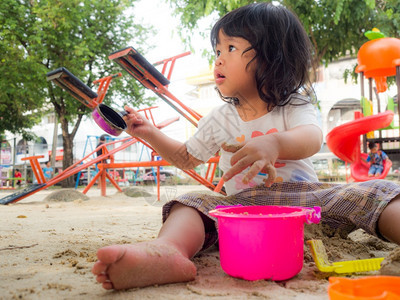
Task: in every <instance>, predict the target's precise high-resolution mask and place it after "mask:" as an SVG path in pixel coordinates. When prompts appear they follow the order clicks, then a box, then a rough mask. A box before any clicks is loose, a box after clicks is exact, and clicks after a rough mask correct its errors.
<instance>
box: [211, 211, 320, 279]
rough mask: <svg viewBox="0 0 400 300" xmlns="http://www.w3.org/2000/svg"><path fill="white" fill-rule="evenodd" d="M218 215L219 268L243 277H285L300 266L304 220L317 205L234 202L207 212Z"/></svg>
mask: <svg viewBox="0 0 400 300" xmlns="http://www.w3.org/2000/svg"><path fill="white" fill-rule="evenodd" d="M209 213H210V215H211V216H214V217H216V218H217V219H218V235H219V248H220V261H221V267H222V269H223V270H224V271H225V272H226V273H227V274H229V275H231V276H233V277H238V278H243V279H246V280H260V279H269V280H277V281H279V280H286V279H289V278H291V277H293V276H295V275H296V274H298V273H299V272H300V271H301V269H302V267H303V244H304V223H307V224H311V223H319V220H320V219H321V208H320V207H314V208H305V207H297V206H296V207H293V206H236V207H223V208H218V209H214V210H212V211H210V212H209Z"/></svg>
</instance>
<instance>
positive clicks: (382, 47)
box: [326, 36, 400, 181]
mask: <svg viewBox="0 0 400 300" xmlns="http://www.w3.org/2000/svg"><path fill="white" fill-rule="evenodd" d="M357 59H358V66H357V68H356V72H357V73H360V77H361V78H360V83H361V98H362V99H361V100H362V108H363V109H362V113H361V112H355V120H354V121H350V122H347V123H345V124H342V125H340V126H338V127H335V128H334V129H333V130H331V131H330V132H329V133H328V135H327V137H326V142H327V145H328V147H329V149H330V150H331V151H332V152H333V153H334V154H335V155H336V156H337V157H339V158H340V159H342V160H343V161H345V162H346V165H347V163H350V164H351V165H350V169H351V177H352V179H353V180H355V181H366V180H371V179H383V178H385V177H386V176H387V174H388V173H389V171H390V168H391V166H392V163H391V162H390V161H389V162H388V161H386V162H385V163H384V170H383V172H382V174H381V175H380V176H378V177H368V169H369V165H368V163H366V162H365V161H364V160H363V159H366V157H367V156H368V155H367V153H366V152H367V142H372V141H373V142H375V143H378V144H379V146H380V149H382V150H383V151H385V152H386V153H387V154H389V157H393V156H396V155H399V154H400V149H399V147H398V148H396V149H394V148H392V147H390V145H391V144H393V142H399V141H400V134H399V132H400V127H397V128H396V127H395V126H394V116H395V113H396V112H397V114H398V115H400V105H398V103H397V104H395V103H394V101H393V99H389V101H388V105H387V108H388V109H387V110H386V111H385V112H381V111H380V109H381V108H380V107H381V103H380V97H379V93H383V92H385V91H386V90H387V87H388V86H387V77H391V76H395V79H396V85H397V101H399V96H400V40H399V39H396V38H387V37H382V36H381V37H379V38H375V39H373V40H370V41H368V42H366V43H365V44H363V45H362V46H361V48H360V49H359V52H358V56H357ZM364 77H365V78H367V79H368V86H369V99H371V100H368V99H366V97H365V91H364ZM373 82H375V85H376V88H374V87H373ZM373 91H374V92H375V95H376V98H377V102H378V103H377V108H378V113H377V114H373V113H372V99H373V94H374V93H373ZM396 106H397V107H396ZM396 110H397V111H396ZM376 130H378V137H375V135H374V131H376ZM385 131H386V132H385ZM389 131H391V134H389ZM382 132H385V136H383V135H382ZM360 137H363V138H362V141H361V138H360ZM361 145H362V146H363V147H362V148H363V152H361ZM346 179H347V180H348V179H349V178H346Z"/></svg>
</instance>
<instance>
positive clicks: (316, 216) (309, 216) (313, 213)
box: [306, 206, 321, 224]
mask: <svg viewBox="0 0 400 300" xmlns="http://www.w3.org/2000/svg"><path fill="white" fill-rule="evenodd" d="M320 220H321V207H320V206H314V207H313V208H308V209H307V211H306V223H307V224H311V223H314V224H318V223H319V221H320Z"/></svg>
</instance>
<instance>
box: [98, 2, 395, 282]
mask: <svg viewBox="0 0 400 300" xmlns="http://www.w3.org/2000/svg"><path fill="white" fill-rule="evenodd" d="M211 42H212V45H213V47H214V50H215V53H216V61H215V71H214V77H215V83H216V86H217V89H218V92H219V93H220V95H221V97H222V99H223V100H225V101H226V102H228V103H225V104H224V105H222V106H220V107H218V108H216V109H214V110H213V111H212V112H211V113H210V114H209V115H208V116H206V117H204V118H203V119H202V120H201V121H200V122H199V128H198V131H197V133H196V134H195V135H194V136H193V137H192V138H190V139H189V140H188V141H187V142H186V143H184V144H182V143H180V142H177V141H175V140H173V139H171V138H169V137H167V136H166V135H164V134H163V133H162V132H161V131H160V130H158V129H157V128H155V127H154V126H153V125H152V124H151V123H150V122H148V121H147V120H146V119H144V118H143V117H142V116H141V115H140V114H138V113H137V112H136V111H134V110H133V109H132V108H129V107H125V109H126V110H127V112H128V113H129V114H128V115H127V117H126V121H127V124H128V129H127V130H126V131H127V132H128V133H129V134H131V135H132V136H136V137H140V138H142V139H144V140H146V141H147V142H148V143H150V144H151V145H152V146H153V147H154V149H155V150H156V151H157V152H158V153H159V154H160V155H161V156H162V157H163V158H164V159H166V160H167V161H169V162H170V163H171V164H174V165H175V166H177V167H178V168H182V169H191V168H194V167H195V166H197V165H199V164H201V163H204V162H206V161H207V160H208V159H209V158H210V157H212V156H213V155H214V154H215V153H216V152H217V151H218V150H220V151H221V159H220V168H221V169H222V170H223V171H224V176H223V179H224V180H225V188H226V191H227V194H228V196H227V197H223V196H221V195H217V194H215V193H209V194H201V193H191V194H185V195H182V196H180V197H178V198H177V199H175V200H174V201H171V202H169V203H167V204H166V205H165V206H164V207H163V222H164V223H163V226H162V228H161V230H160V233H159V235H158V237H157V239H155V240H152V241H149V242H144V243H138V244H132V245H113V246H108V247H104V248H101V249H99V250H98V252H97V257H98V262H96V263H95V265H94V266H93V268H92V272H93V274H95V275H96V280H97V281H98V282H100V283H102V285H103V287H104V288H105V289H126V288H132V287H141V286H148V285H153V284H165V283H172V282H184V281H190V280H193V279H194V278H195V276H196V267H195V265H194V264H193V262H192V261H191V260H190V259H191V258H192V257H193V256H194V255H195V254H196V253H198V252H199V251H201V250H204V249H206V248H208V247H210V246H211V245H213V244H215V243H216V242H217V240H218V234H217V222H216V220H215V219H214V218H213V217H211V216H210V215H209V214H208V211H209V210H211V209H214V208H215V207H216V206H217V205H233V204H242V205H295V206H308V207H313V206H321V207H322V222H323V223H325V224H327V225H329V226H331V227H332V228H335V229H340V230H342V231H345V232H348V233H349V232H351V231H353V230H355V229H357V228H363V229H364V230H365V231H367V232H369V233H370V234H374V235H376V236H378V237H380V238H382V239H385V238H386V239H388V240H391V241H393V242H396V243H398V244H400V218H399V216H400V200H398V199H399V198H400V197H399V194H400V186H397V185H396V184H394V183H391V182H387V181H379V180H377V181H370V182H367V183H359V184H348V185H334V184H326V183H323V184H322V183H318V180H317V177H316V175H315V173H314V171H313V168H312V164H311V163H310V160H309V159H308V157H310V156H312V155H313V154H315V153H316V152H318V151H319V149H320V147H321V144H322V132H321V129H320V128H319V126H318V122H317V120H316V116H315V113H314V108H313V105H312V104H311V103H310V100H309V98H308V97H306V96H304V95H307V93H308V92H309V91H310V84H309V78H308V72H309V70H310V62H311V46H310V43H309V39H308V37H307V34H306V32H305V30H304V28H303V27H302V25H301V24H300V22H299V20H298V19H297V17H296V16H295V15H294V14H293V13H291V12H290V11H289V10H287V9H286V8H284V7H282V6H273V5H271V4H269V3H257V4H250V5H247V6H244V7H241V8H239V9H237V10H234V11H232V12H230V13H228V14H227V15H225V16H224V17H223V18H221V19H220V20H219V21H218V22H217V23H216V24H215V25H214V27H213V29H212V31H211Z"/></svg>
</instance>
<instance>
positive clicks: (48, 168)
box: [43, 161, 54, 181]
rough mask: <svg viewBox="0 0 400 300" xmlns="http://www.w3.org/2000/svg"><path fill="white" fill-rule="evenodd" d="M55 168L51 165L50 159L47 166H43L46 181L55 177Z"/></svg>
mask: <svg viewBox="0 0 400 300" xmlns="http://www.w3.org/2000/svg"><path fill="white" fill-rule="evenodd" d="M53 173H54V170H53V168H52V167H51V163H50V161H47V162H46V166H45V167H44V168H43V174H44V177H45V178H46V181H49V180H50V179H51V178H52V177H53Z"/></svg>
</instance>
